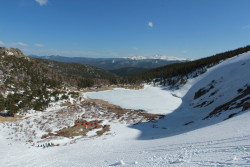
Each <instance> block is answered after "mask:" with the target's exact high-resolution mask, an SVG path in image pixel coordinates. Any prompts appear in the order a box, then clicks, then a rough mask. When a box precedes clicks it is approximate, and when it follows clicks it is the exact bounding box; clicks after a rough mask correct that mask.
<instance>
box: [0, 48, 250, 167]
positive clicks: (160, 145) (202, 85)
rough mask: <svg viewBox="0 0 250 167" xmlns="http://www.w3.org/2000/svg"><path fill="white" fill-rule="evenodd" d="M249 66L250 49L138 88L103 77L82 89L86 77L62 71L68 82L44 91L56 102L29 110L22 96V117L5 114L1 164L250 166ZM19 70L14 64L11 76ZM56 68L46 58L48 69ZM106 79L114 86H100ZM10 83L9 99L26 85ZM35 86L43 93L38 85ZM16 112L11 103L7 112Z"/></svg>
mask: <svg viewBox="0 0 250 167" xmlns="http://www.w3.org/2000/svg"><path fill="white" fill-rule="evenodd" d="M6 56H8V55H4V57H6ZM15 59H16V57H12V60H15ZM18 59H20V58H18ZM21 59H22V58H21ZM2 60H4V59H2ZM28 61H29V62H31V61H32V60H28ZM35 61H36V60H35ZM12 62H13V61H12ZM17 62H18V61H17ZM187 63H190V62H187ZM249 63H250V57H249V52H245V53H242V54H236V55H235V56H232V57H230V58H226V59H223V60H221V61H219V63H213V65H210V66H207V65H206V64H205V65H203V67H202V70H200V69H199V68H196V69H194V71H192V72H190V73H188V74H184V77H183V78H181V77H180V76H181V74H179V75H178V76H171V75H170V76H171V78H165V79H164V78H161V79H157V78H156V79H153V80H151V82H144V83H143V84H135V85H133V84H131V83H130V84H128V83H125V84H121V83H119V84H117V85H115V84H110V83H109V79H105V78H99V79H97V82H96V81H95V82H94V84H95V86H91V87H88V86H87V87H82V88H81V87H78V88H77V87H75V86H77V85H79V84H77V83H78V82H81V80H79V81H78V79H79V78H78V77H76V78H75V77H74V76H70V75H68V74H67V75H65V73H64V71H63V70H58V69H56V70H55V71H54V72H53V76H60V77H61V78H65V79H64V80H63V81H64V84H63V85H60V84H58V85H53V84H52V85H49V87H45V88H43V90H46V91H48V94H49V95H50V94H51V95H52V96H51V97H50V96H49V98H48V99H50V100H49V101H48V103H47V104H48V105H44V108H43V109H41V108H39V109H36V108H35V107H36V106H34V108H33V106H32V105H31V106H29V107H30V108H29V109H27V107H25V106H24V108H23V106H22V105H19V104H20V102H19V101H17V103H16V102H15V101H14V103H15V104H16V105H15V106H16V107H18V108H19V111H17V112H14V115H15V117H9V116H7V117H0V127H1V128H0V139H1V141H2V142H1V143H0V147H1V148H2V149H1V151H0V153H1V155H2V156H0V164H1V166H65V167H66V166H69V165H73V166H151V165H152V166H249V163H250V149H249V146H250V143H249V141H250V136H249V134H250V128H249V127H250V124H249V118H250V115H249V112H248V111H249V107H248V106H249V91H248V88H249V86H248V85H249V84H250V81H249V77H248V74H249V71H250V69H249V66H248V65H247V64H249ZM13 67H16V66H12V67H10V66H9V70H8V76H10V77H11V75H12V71H16V70H14V68H13ZM51 67H54V66H47V65H45V66H43V63H42V64H41V67H40V69H42V68H51ZM174 67H175V66H174ZM176 67H178V68H179V65H178V64H177V65H176ZM184 67H186V66H185V65H184ZM22 68H23V67H22ZM60 68H64V66H61V67H60ZM166 68H169V67H168V66H166ZM4 69H6V68H4ZM51 70H54V69H53V68H51ZM157 70H158V71H159V69H156V71H157ZM48 71H50V70H48ZM242 71H244V73H242ZM40 72H41V70H40ZM153 72H154V71H153ZM15 74H16V73H15ZM37 74H39V72H38V73H37ZM18 75H20V74H18ZM39 75H40V74H39ZM46 75H49V76H50V74H49V73H47V74H46ZM144 75H145V74H144ZM69 76H70V79H67V78H68V77H69ZM2 78H5V76H3V77H2ZM56 78H58V77H56ZM139 78H140V76H139ZM51 79H52V80H51V82H50V83H53V79H54V78H51ZM83 79H84V78H83ZM101 80H103V81H105V83H106V84H103V86H100V81H101ZM119 80H121V79H119ZM163 80H167V82H164V81H163ZM183 80H184V81H183ZM20 81H21V80H19V83H20ZM41 81H44V80H41ZM69 81H70V82H69ZM170 81H174V82H173V83H172V82H170ZM26 82H27V81H26ZM137 82H139V81H137ZM4 83H5V82H2V88H4V89H3V90H4V91H3V99H4V100H5V98H6V97H8V94H16V93H19V94H21V93H22V91H20V90H22V88H24V87H23V86H22V85H21V84H20V85H16V83H15V82H13V81H12V82H10V83H8V84H9V85H8V84H4ZM27 83H29V82H27ZM11 85H12V86H11ZM39 85H40V84H39ZM70 85H71V86H70ZM17 86H19V90H18V91H15V89H16V88H17ZM30 86H31V87H32V89H34V90H37V88H36V87H35V85H33V83H30ZM26 89H27V87H26ZM38 90H39V89H38ZM55 91H56V93H53V92H55ZM9 92H11V93H9ZM31 93H32V91H31ZM35 95H36V94H35ZM18 97H21V96H18ZM38 97H39V96H38ZM40 97H42V99H44V97H46V95H45V94H44V95H43V94H42V96H40ZM35 99H39V98H35ZM19 100H20V101H21V102H22V101H23V99H22V98H19ZM33 101H34V102H35V100H33ZM38 102H39V101H38ZM11 109H12V108H8V107H7V106H6V108H5V112H2V113H8V112H10V111H11V112H12V110H11ZM6 111H7V112H6ZM12 113H13V112H12ZM13 159H15V161H13Z"/></svg>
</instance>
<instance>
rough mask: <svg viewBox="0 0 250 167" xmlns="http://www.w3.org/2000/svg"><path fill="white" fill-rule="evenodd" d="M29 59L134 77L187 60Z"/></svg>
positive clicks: (43, 57)
mask: <svg viewBox="0 0 250 167" xmlns="http://www.w3.org/2000/svg"><path fill="white" fill-rule="evenodd" d="M30 57H34V58H39V59H47V60H54V61H60V62H67V63H69V62H70V63H80V64H88V65H92V66H95V67H98V68H102V69H105V70H108V71H111V72H113V73H115V74H117V75H120V76H129V75H135V74H138V73H141V72H145V71H147V70H149V69H153V68H158V67H162V66H166V65H169V64H173V63H179V62H186V61H188V60H187V59H183V58H176V57H167V56H159V55H156V56H152V57H144V56H133V57H122V58H88V57H63V56H54V55H52V56H36V55H30Z"/></svg>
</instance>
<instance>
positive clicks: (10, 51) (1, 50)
mask: <svg viewBox="0 0 250 167" xmlns="http://www.w3.org/2000/svg"><path fill="white" fill-rule="evenodd" d="M0 55H6V56H9V55H13V56H17V57H26V56H25V55H24V54H23V52H22V51H21V50H20V49H17V48H6V47H0Z"/></svg>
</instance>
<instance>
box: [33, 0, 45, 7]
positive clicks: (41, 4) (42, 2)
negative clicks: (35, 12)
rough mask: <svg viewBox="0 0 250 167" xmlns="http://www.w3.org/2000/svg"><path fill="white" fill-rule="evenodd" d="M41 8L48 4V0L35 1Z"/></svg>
mask: <svg viewBox="0 0 250 167" xmlns="http://www.w3.org/2000/svg"><path fill="white" fill-rule="evenodd" d="M35 1H36V2H37V3H39V5H40V6H44V5H46V4H47V3H48V0H35Z"/></svg>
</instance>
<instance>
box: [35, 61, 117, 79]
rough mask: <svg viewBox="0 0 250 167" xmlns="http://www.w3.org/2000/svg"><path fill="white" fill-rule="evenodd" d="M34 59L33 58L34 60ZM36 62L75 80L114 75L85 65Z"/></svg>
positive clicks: (103, 77) (111, 76) (112, 76)
mask: <svg viewBox="0 0 250 167" xmlns="http://www.w3.org/2000/svg"><path fill="white" fill-rule="evenodd" d="M34 59H35V58H34ZM35 60H36V61H37V62H39V63H42V64H44V65H45V66H47V67H49V68H52V69H54V70H55V71H57V72H59V73H62V74H64V75H67V76H70V77H76V78H102V79H105V78H114V77H117V76H116V75H115V74H113V73H111V72H109V71H106V70H103V69H100V68H97V67H94V66H91V65H87V64H78V63H65V62H58V61H53V60H45V59H38V58H36V59H35Z"/></svg>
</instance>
